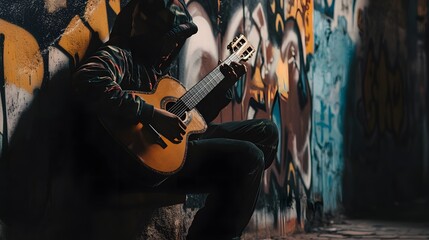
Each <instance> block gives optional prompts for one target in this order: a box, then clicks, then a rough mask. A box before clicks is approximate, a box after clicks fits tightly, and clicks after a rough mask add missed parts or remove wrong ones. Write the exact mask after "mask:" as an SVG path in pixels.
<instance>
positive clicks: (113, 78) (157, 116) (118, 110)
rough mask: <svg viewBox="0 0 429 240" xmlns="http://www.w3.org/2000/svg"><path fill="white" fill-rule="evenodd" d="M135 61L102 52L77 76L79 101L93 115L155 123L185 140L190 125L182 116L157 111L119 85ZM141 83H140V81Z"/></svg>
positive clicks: (171, 135) (120, 53)
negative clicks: (186, 123) (187, 125)
mask: <svg viewBox="0 0 429 240" xmlns="http://www.w3.org/2000/svg"><path fill="white" fill-rule="evenodd" d="M129 61H131V59H130V57H129V56H127V54H126V53H125V52H123V51H120V50H117V49H114V50H112V49H111V48H108V49H106V50H101V51H99V52H97V53H95V54H94V55H93V56H92V57H90V58H89V59H88V60H87V61H86V62H85V63H84V64H83V65H81V66H80V67H79V68H78V69H77V71H76V72H75V74H74V75H73V85H74V89H75V91H76V95H77V98H78V99H79V100H80V102H82V104H83V106H84V107H85V108H86V109H87V110H89V111H90V112H91V113H97V114H99V115H102V116H111V117H115V118H117V119H120V120H122V121H123V122H124V123H128V124H138V123H143V124H149V123H150V124H152V125H153V127H155V129H156V130H157V131H159V132H160V133H161V134H162V135H164V136H165V137H166V138H167V139H169V140H171V141H179V142H180V141H182V140H183V134H184V133H185V129H186V125H185V124H184V123H183V122H182V121H181V120H180V118H179V117H177V116H175V115H174V114H171V113H169V112H167V111H165V110H162V109H157V108H154V107H153V106H152V105H150V104H147V103H146V102H145V101H144V100H143V99H142V98H140V97H139V96H135V97H133V96H132V95H131V94H130V93H128V92H127V91H123V90H122V88H121V87H120V85H119V83H120V82H121V81H122V80H123V79H124V78H125V77H131V76H125V74H130V72H131V71H132V69H130V66H131V65H132V64H130V62H129ZM136 81H139V80H136Z"/></svg>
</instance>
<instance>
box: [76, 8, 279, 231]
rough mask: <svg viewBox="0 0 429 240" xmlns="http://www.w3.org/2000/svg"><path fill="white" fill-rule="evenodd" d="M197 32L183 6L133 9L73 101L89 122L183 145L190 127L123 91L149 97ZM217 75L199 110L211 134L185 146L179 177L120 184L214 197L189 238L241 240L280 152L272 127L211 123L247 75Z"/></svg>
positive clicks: (82, 77)
mask: <svg viewBox="0 0 429 240" xmlns="http://www.w3.org/2000/svg"><path fill="white" fill-rule="evenodd" d="M196 31H197V26H196V25H195V24H194V23H193V22H192V18H191V16H190V14H189V12H188V11H187V9H186V5H185V3H184V2H183V0H134V1H131V2H130V3H129V4H128V6H127V7H126V8H125V9H124V10H123V11H122V12H121V14H120V16H118V18H117V20H116V23H115V27H114V29H113V31H112V34H111V38H110V40H109V42H107V43H106V44H104V45H103V46H102V47H101V48H100V49H99V50H98V51H97V52H95V53H94V54H92V55H91V56H89V57H88V58H87V59H86V60H85V61H84V62H83V63H82V65H81V66H80V67H79V68H78V69H77V70H76V72H75V74H74V77H73V85H74V88H75V90H76V98H77V99H78V100H79V102H80V104H82V105H84V107H85V110H86V112H87V114H88V116H92V117H94V118H96V117H97V116H100V115H102V116H103V115H109V116H110V117H115V118H117V119H120V120H121V121H123V122H124V123H127V124H130V123H131V124H137V123H142V124H143V125H146V124H151V125H152V126H153V127H154V128H155V129H156V130H157V131H158V132H159V133H160V134H162V135H164V136H165V137H166V138H167V139H169V140H179V141H182V140H183V134H184V132H185V128H186V126H185V125H184V124H183V122H182V121H181V119H180V118H178V117H177V116H175V115H174V114H172V113H170V112H168V111H166V110H163V109H158V108H154V107H153V106H151V105H150V104H148V103H146V102H145V101H144V99H141V98H139V97H135V98H134V97H132V96H131V95H130V94H128V93H127V92H125V91H124V90H139V91H150V90H151V89H152V88H153V86H154V85H155V84H156V81H157V80H158V79H159V78H160V77H161V76H162V75H164V74H167V73H168V69H169V67H170V65H171V63H172V61H173V60H174V58H175V56H176V55H177V54H178V53H179V50H180V48H181V47H182V45H183V44H184V42H185V40H186V39H187V38H188V37H190V36H191V35H193V34H194V33H196ZM220 69H221V72H222V73H223V74H224V76H225V79H224V80H223V81H222V82H221V83H220V84H219V85H218V86H217V87H216V88H215V89H214V90H213V91H212V92H211V93H210V94H209V95H208V96H207V97H206V98H205V99H204V100H203V101H201V102H200V103H199V104H198V105H197V107H196V108H197V109H198V110H199V112H200V113H201V114H202V115H203V117H204V118H205V120H206V122H207V123H209V124H208V129H207V131H206V132H205V133H203V134H199V135H195V136H194V137H193V138H192V139H191V140H190V141H189V142H188V150H187V155H186V161H185V163H184V165H183V167H182V169H181V170H180V171H179V172H177V173H176V174H174V175H173V176H171V177H169V178H168V179H167V180H166V181H164V182H162V183H161V184H160V185H157V186H153V184H151V183H150V179H148V178H147V177H146V178H145V177H144V176H137V175H138V174H130V175H128V174H127V173H125V174H122V175H121V174H119V175H118V176H119V177H117V178H116V181H120V182H122V183H121V184H120V185H121V188H123V187H124V186H125V187H124V188H128V187H129V188H136V189H139V188H141V189H144V190H145V191H146V190H147V191H151V190H153V191H165V192H179V193H209V195H208V197H207V199H206V202H205V206H204V207H203V208H202V209H200V210H199V211H198V212H197V214H196V215H195V217H194V220H193V223H192V225H191V227H190V228H189V230H188V235H187V238H188V239H217V240H220V239H239V238H240V236H241V234H242V231H243V229H244V228H245V227H246V225H247V224H248V221H249V220H250V217H251V216H252V213H253V210H254V207H255V203H256V200H257V198H258V194H259V185H260V181H261V177H262V173H263V170H264V169H266V168H267V167H269V166H270V165H271V163H272V161H273V158H274V156H275V153H276V149H277V143H278V133H277V128H276V126H275V125H274V124H273V123H272V122H271V121H269V120H247V121H241V122H230V123H222V124H214V123H210V122H211V121H212V120H213V119H214V118H215V117H216V116H217V114H218V113H219V111H220V110H221V109H222V108H224V107H225V106H226V105H227V104H228V103H229V102H230V101H231V96H232V90H231V87H232V86H233V85H234V83H235V82H236V81H237V80H238V79H239V78H240V77H241V76H242V75H243V74H244V73H245V72H246V68H245V66H244V65H242V64H240V63H235V62H233V63H231V64H230V65H222V66H221V67H220ZM83 121H86V119H83ZM88 122H90V121H88ZM87 130H93V129H92V127H87ZM90 135H91V136H90V137H88V138H87V139H86V141H88V142H89V143H90V144H93V145H94V146H95V145H97V148H98V149H101V150H99V151H102V152H103V151H110V150H111V147H108V149H106V150H103V149H102V148H103V146H104V147H106V146H107V144H105V143H101V144H94V142H97V143H99V142H103V141H105V140H106V139H105V138H104V137H99V135H98V134H97V133H95V134H90ZM109 146H111V145H109ZM105 155H106V156H109V158H111V161H112V162H114V164H113V165H115V162H116V163H119V162H123V161H126V160H124V159H122V158H121V157H118V156H119V155H115V154H110V153H109V154H105ZM130 169H132V168H130ZM115 170H116V169H115ZM109 172H112V170H111V169H110V170H109ZM113 175H114V174H113ZM121 176H122V177H121ZM124 176H125V177H124ZM101 182H104V183H105V185H107V184H106V182H105V181H104V180H101ZM105 187H106V186H105ZM107 188H108V186H107Z"/></svg>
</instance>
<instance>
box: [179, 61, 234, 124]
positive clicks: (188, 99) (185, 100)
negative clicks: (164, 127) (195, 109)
mask: <svg viewBox="0 0 429 240" xmlns="http://www.w3.org/2000/svg"><path fill="white" fill-rule="evenodd" d="M231 58H232V56H230V57H229V58H227V59H226V60H225V61H224V63H225V62H227V60H229V59H231ZM219 72H220V71H219V67H216V68H215V69H214V70H213V71H211V72H210V73H209V74H208V75H207V76H206V77H205V78H204V79H203V80H202V81H204V82H205V83H204V85H203V86H202V87H201V88H200V89H198V88H191V90H189V92H187V93H186V94H185V95H184V96H182V98H181V99H179V101H181V102H183V104H184V105H185V106H180V105H181V104H180V102H179V101H177V102H178V104H175V105H174V106H173V107H172V108H171V109H170V112H172V113H175V114H176V115H177V116H179V117H180V116H181V115H182V114H183V113H184V112H183V110H185V112H186V109H189V104H195V103H196V101H193V100H192V96H196V94H199V93H200V91H204V90H206V89H207V88H206V85H208V84H210V83H212V81H213V80H216V78H217V77H219V76H221V74H219ZM210 78H211V79H210ZM216 85H217V84H215V85H214V87H215V86H216ZM195 91H197V92H196V93H193V92H195Z"/></svg>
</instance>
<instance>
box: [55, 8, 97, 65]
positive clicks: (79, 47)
mask: <svg viewBox="0 0 429 240" xmlns="http://www.w3.org/2000/svg"><path fill="white" fill-rule="evenodd" d="M90 39H91V32H90V31H89V29H88V28H87V27H86V26H85V25H84V24H83V22H82V20H81V19H80V17H79V16H75V17H74V18H73V19H72V20H71V21H70V23H69V25H68V26H67V28H66V30H65V32H64V33H63V35H62V36H61V39H60V41H59V43H58V44H59V45H60V46H61V47H63V48H64V50H66V51H67V52H68V53H69V54H70V55H71V56H72V57H74V58H75V59H74V63H75V64H77V63H78V62H79V61H80V60H81V59H82V58H83V57H84V56H85V53H86V50H87V49H88V44H89V41H90Z"/></svg>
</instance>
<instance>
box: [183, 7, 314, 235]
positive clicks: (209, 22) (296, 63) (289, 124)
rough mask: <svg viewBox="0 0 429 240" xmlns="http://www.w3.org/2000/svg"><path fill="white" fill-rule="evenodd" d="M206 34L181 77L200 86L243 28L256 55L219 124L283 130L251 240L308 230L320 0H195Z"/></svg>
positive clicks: (188, 49)
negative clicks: (271, 125)
mask: <svg viewBox="0 0 429 240" xmlns="http://www.w3.org/2000/svg"><path fill="white" fill-rule="evenodd" d="M188 6H189V9H190V12H191V13H192V15H193V18H194V21H195V23H196V24H197V25H198V26H199V29H200V30H199V32H198V33H197V34H196V36H194V37H192V38H191V39H190V40H189V41H188V42H187V44H186V45H185V47H184V49H183V51H182V54H181V58H180V61H179V72H180V79H183V81H184V82H185V84H186V85H187V86H192V85H193V84H194V83H195V82H197V81H198V80H199V79H201V77H203V76H204V75H206V74H207V73H208V72H209V71H210V70H211V69H212V68H214V67H215V66H216V64H217V62H218V61H220V60H223V59H225V58H226V57H227V56H228V55H229V52H228V51H227V48H226V46H227V45H228V43H229V42H230V41H232V39H233V38H234V36H236V35H238V34H240V33H242V34H244V35H246V36H247V37H248V40H249V42H250V43H251V44H252V45H253V46H255V48H256V53H255V54H254V56H253V57H252V58H251V59H250V60H249V61H248V62H247V63H246V64H247V69H248V70H249V71H248V73H247V75H246V76H245V77H243V78H242V79H241V80H240V81H239V82H238V83H237V84H236V85H235V86H234V99H233V101H232V103H231V104H230V105H229V106H228V107H227V108H226V109H224V110H223V111H222V112H221V114H220V115H219V116H218V118H217V121H219V122H223V121H231V120H244V119H253V118H268V119H272V120H273V121H274V122H275V123H276V125H277V126H278V129H279V133H281V138H280V143H279V146H280V147H279V151H278V154H277V158H276V161H275V162H274V163H273V165H272V166H271V167H270V168H269V169H268V170H267V171H266V173H265V176H264V181H263V183H262V184H263V186H262V189H263V190H262V193H261V197H260V200H259V203H258V206H257V209H256V211H255V214H254V217H253V218H252V221H251V223H250V224H249V227H248V231H249V237H267V236H270V235H272V236H280V235H285V234H286V233H288V232H289V233H290V232H293V231H295V230H299V229H301V230H303V229H304V223H305V218H306V217H305V214H306V209H307V200H309V198H310V197H311V196H310V195H309V193H310V189H311V182H312V159H311V128H312V111H313V107H312V106H313V102H312V93H311V90H310V82H309V79H308V76H307V74H308V69H309V66H310V64H309V62H308V56H309V55H311V54H312V53H313V52H314V31H313V9H314V7H313V3H312V1H278V0H272V1H208V2H207V1H189V2H188Z"/></svg>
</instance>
